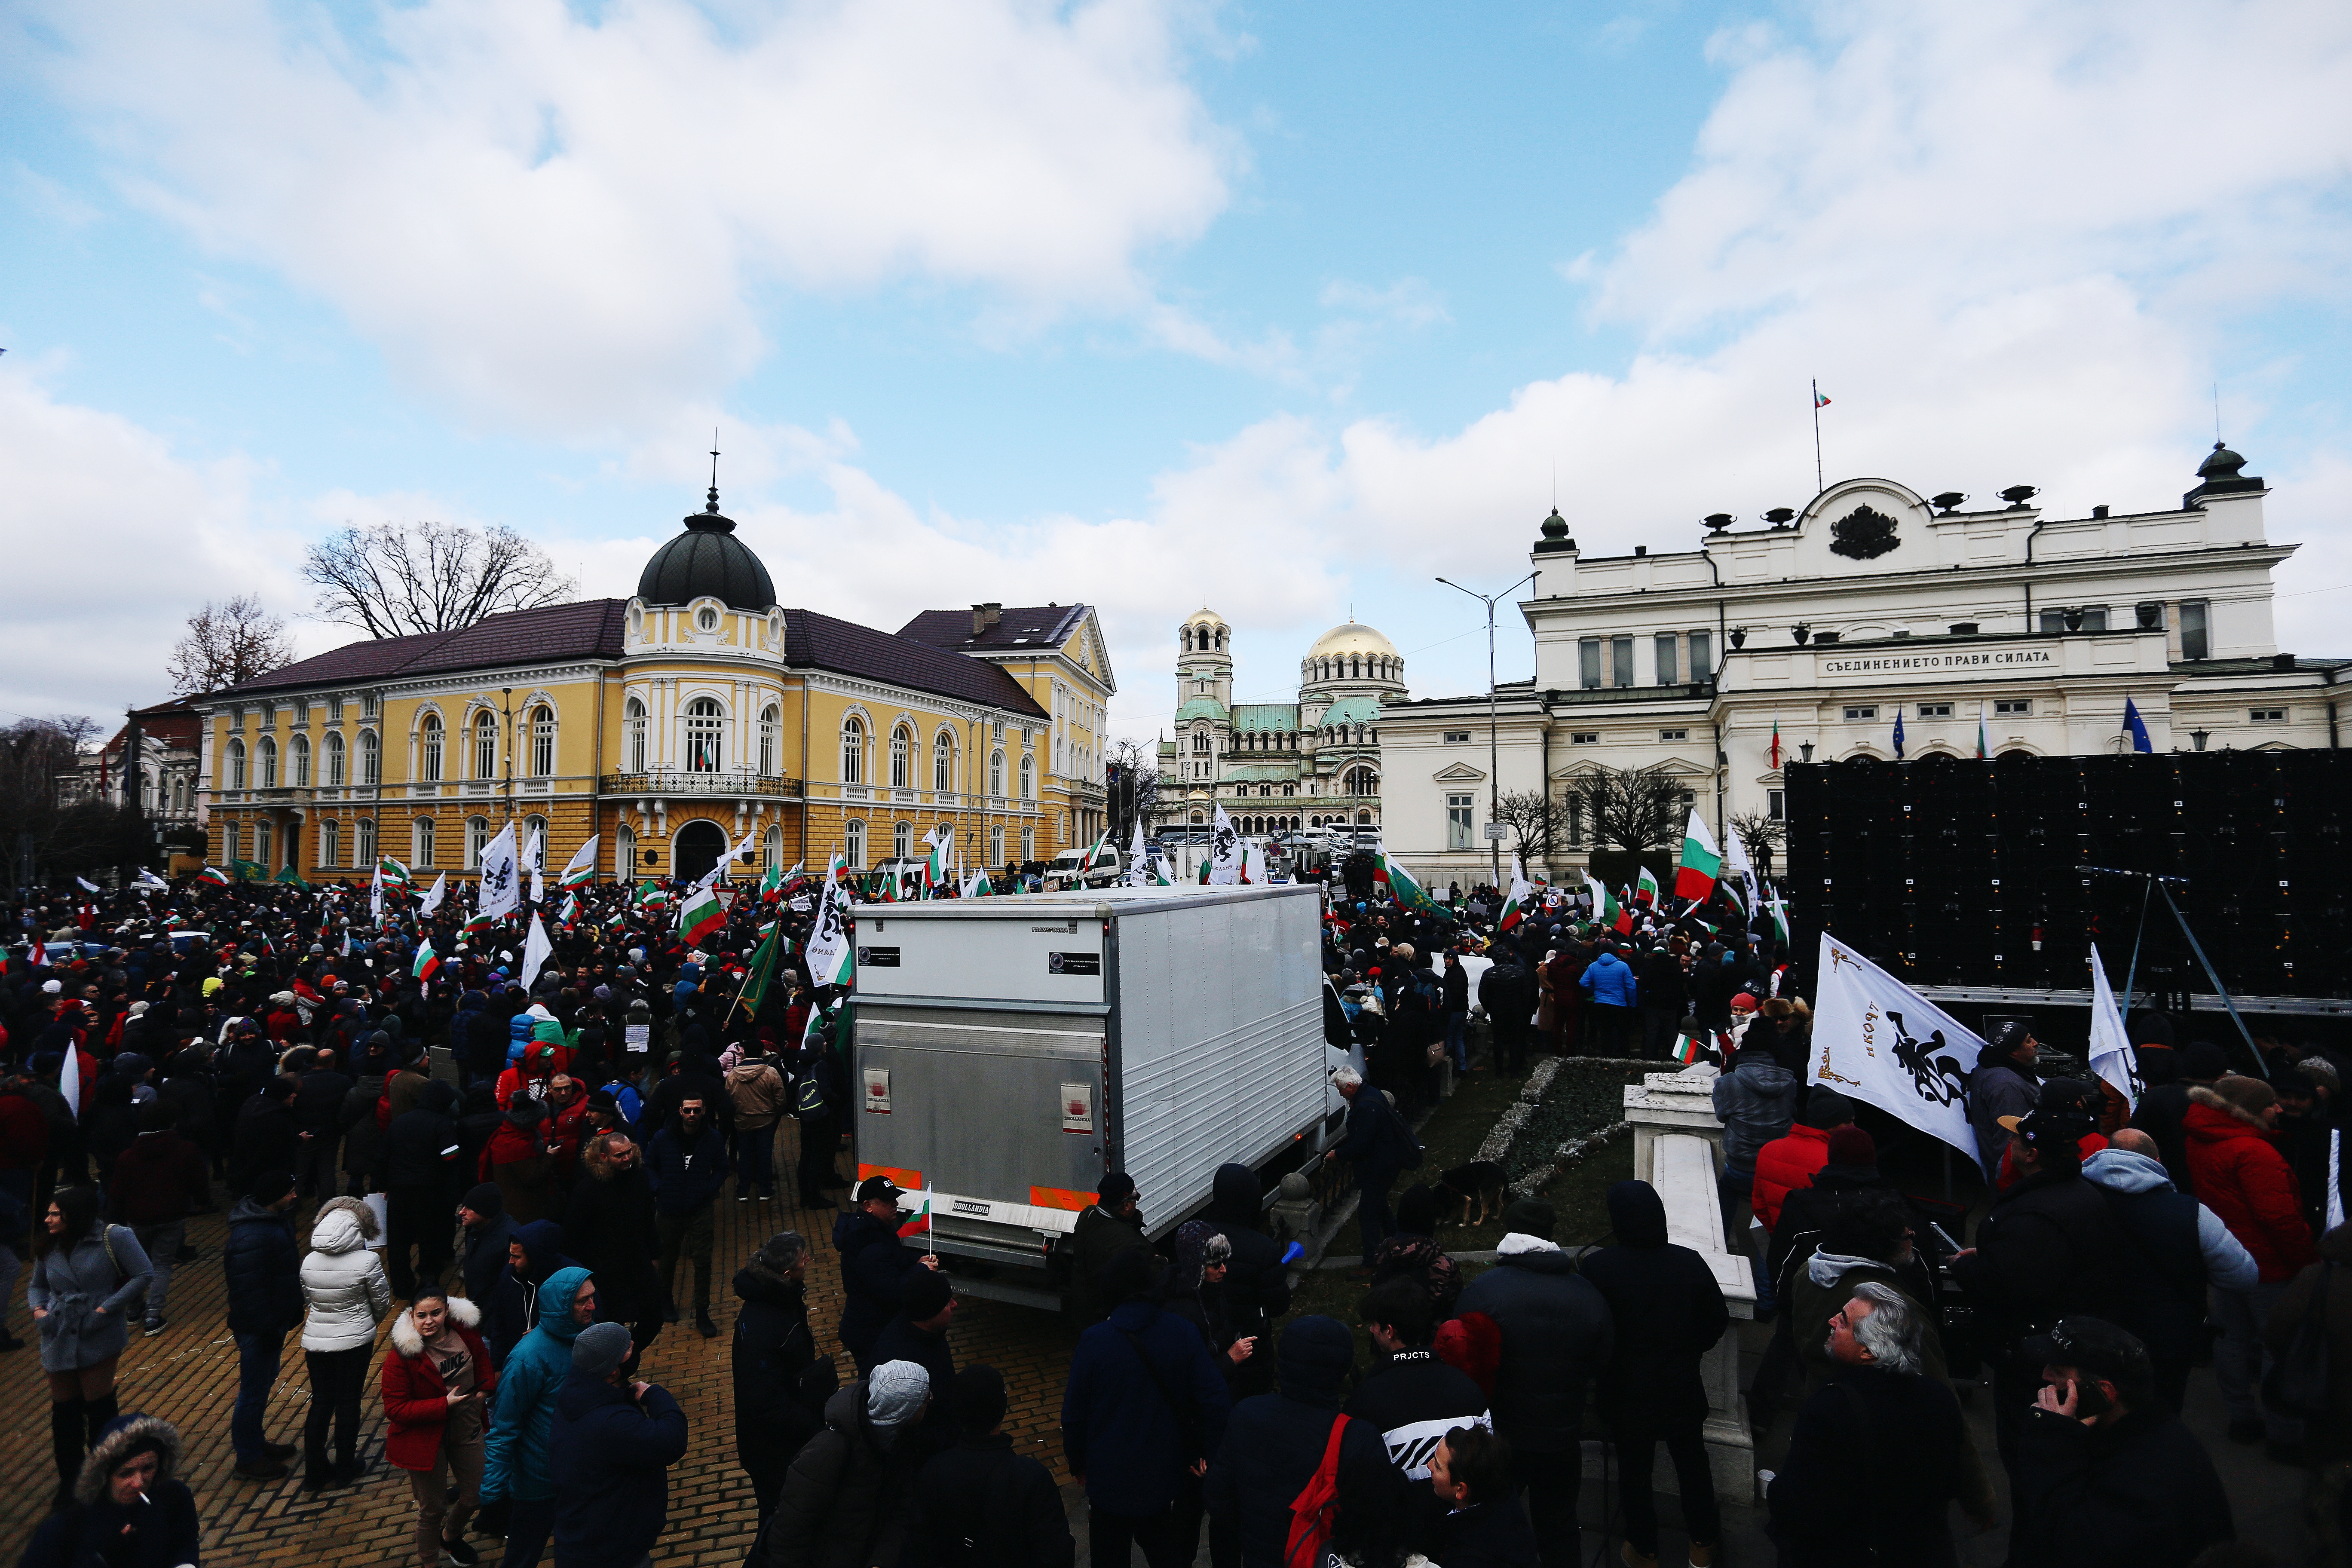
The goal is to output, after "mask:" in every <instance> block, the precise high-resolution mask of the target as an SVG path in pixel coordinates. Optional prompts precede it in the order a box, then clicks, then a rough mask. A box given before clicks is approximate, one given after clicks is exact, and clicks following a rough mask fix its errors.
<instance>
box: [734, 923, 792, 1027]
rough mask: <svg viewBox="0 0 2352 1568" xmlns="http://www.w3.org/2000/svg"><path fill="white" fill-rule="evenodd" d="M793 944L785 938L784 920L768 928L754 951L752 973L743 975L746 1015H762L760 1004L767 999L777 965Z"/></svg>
mask: <svg viewBox="0 0 2352 1568" xmlns="http://www.w3.org/2000/svg"><path fill="white" fill-rule="evenodd" d="M792 945H793V944H792V943H791V942H786V941H785V940H784V922H783V921H776V922H775V923H774V924H773V925H772V926H770V927H769V928H768V934H767V936H766V937H765V938H763V939H762V940H761V943H760V945H759V946H758V947H757V948H755V949H754V950H753V951H752V953H751V973H748V974H746V975H745V976H744V977H743V992H742V998H741V999H742V1005H743V1011H744V1013H745V1015H746V1016H751V1017H754V1018H756V1017H758V1016H760V1004H761V1003H762V1002H764V1001H766V1000H767V996H768V986H769V984H771V983H772V982H773V981H774V979H775V978H776V969H777V966H778V965H779V964H780V963H782V961H783V956H784V954H785V953H786V952H790V951H791V950H792Z"/></svg>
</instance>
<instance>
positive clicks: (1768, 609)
mask: <svg viewBox="0 0 2352 1568" xmlns="http://www.w3.org/2000/svg"><path fill="white" fill-rule="evenodd" d="M2245 461H2246V459H2245V458H2242V457H2240V456H2239V455H2238V454H2236V453H2235V452H2232V451H2231V450H2229V449H2228V448H2227V447H2223V446H2221V444H2219V443H2216V444H2215V446H2214V449H2213V450H2212V451H2211V452H2210V454H2208V455H2207V457H2206V458H2205V460H2204V462H2203V463H2202V465H2200V467H2199V468H2198V470H2197V481H2198V482H2197V485H2196V488H2194V489H2191V490H2189V492H2188V493H2187V494H2186V495H2184V496H2182V497H2181V499H2180V503H2179V505H2178V506H2167V507H2164V508H2162V509H2159V510H2149V511H2114V510H2110V509H2109V508H2108V507H2105V506H2096V507H2093V508H2092V509H2091V515H2090V516H2088V517H2077V518H2051V517H2046V516H2044V515H2043V514H2042V511H2041V510H2039V509H2038V508H2036V507H2034V506H2033V505H2032V496H2033V494H2034V491H2033V489H2032V487H2030V486H2024V485H2020V486H2015V487H2012V488H2011V489H2007V490H2004V491H2002V492H2001V494H2000V498H1999V499H2000V504H1999V505H1996V506H1995V507H1993V508H1991V509H1989V510H1987V509H1978V510H1971V509H1969V506H1968V504H1967V503H1968V500H1969V498H1968V497H1966V496H1964V495H1960V494H1958V493H1948V494H1942V495H1937V496H1935V497H1932V498H1923V497H1921V496H1920V495H1918V494H1917V493H1916V492H1915V491H1913V490H1911V489H1906V487H1905V486H1903V485H1900V484H1897V483H1895V482H1894V481H1892V480H1889V479H1843V480H1841V481H1839V482H1838V483H1837V484H1834V485H1832V486H1830V487H1829V488H1828V489H1825V490H1823V491H1822V493H1821V494H1820V495H1818V496H1816V497H1814V498H1813V500H1812V501H1811V504H1810V505H1808V506H1807V507H1806V508H1805V509H1804V510H1802V511H1801V512H1791V511H1789V510H1773V511H1769V512H1767V513H1765V514H1764V518H1763V520H1762V521H1763V524H1764V526H1762V527H1760V528H1747V529H1741V528H1737V527H1735V526H1733V524H1734V521H1735V520H1734V519H1731V518H1729V517H1727V516H1724V515H1722V514H1717V515H1716V516H1715V517H1711V518H1709V519H1707V520H1706V525H1705V526H1706V535H1705V537H1704V538H1703V539H1702V541H1701V542H1700V544H1699V546H1698V548H1697V549H1696V550H1688V551H1676V552H1662V553H1651V552H1648V550H1647V548H1646V547H1643V546H1637V547H1635V549H1634V552H1633V554H1631V555H1612V556H1588V555H1585V554H1583V553H1582V552H1580V551H1579V550H1578V548H1577V544H1576V541H1575V540H1574V539H1573V538H1572V537H1570V525H1569V523H1568V522H1567V521H1566V520H1565V519H1563V518H1562V517H1561V516H1560V514H1559V511H1558V510H1554V511H1553V512H1552V514H1551V516H1549V518H1547V519H1545V520H1544V523H1543V528H1542V537H1541V538H1540V539H1538V541H1537V542H1536V543H1535V545H1534V548H1533V550H1532V551H1531V552H1530V553H1529V557H1528V559H1529V562H1530V563H1531V564H1532V565H1533V566H1534V567H1535V568H1536V570H1537V573H1538V575H1537V577H1536V579H1535V582H1534V584H1532V585H1531V588H1530V590H1529V592H1530V595H1531V596H1530V597H1528V598H1527V599H1524V600H1522V601H1520V604H1519V610H1520V613H1521V614H1522V615H1524V616H1526V617H1527V622H1528V627H1529V628H1530V630H1532V632H1533V633H1534V635H1535V647H1536V673H1535V677H1534V679H1532V680H1525V681H1517V682H1512V683H1509V684H1507V685H1504V686H1503V687H1501V688H1500V689H1499V691H1498V693H1497V699H1498V700H1497V708H1498V710H1499V765H1498V767H1496V773H1498V783H1499V787H1500V789H1501V790H1502V791H1503V792H1505V793H1509V792H1513V791H1525V790H1532V789H1535V788H1537V787H1538V781H1542V784H1543V787H1546V788H1548V789H1549V791H1550V792H1551V793H1552V794H1553V795H1563V794H1565V793H1566V792H1567V791H1568V789H1569V786H1570V783H1571V781H1572V780H1573V779H1574V778H1575V777H1576V776H1577V774H1578V773H1580V772H1582V771H1585V770H1589V769H1591V768H1594V767H1601V766H1605V767H1610V768H1620V769H1622V768H1635V767H1646V766H1652V765H1662V766H1664V767H1666V768H1668V769H1671V770H1673V771H1674V772H1675V773H1678V774H1680V775H1682V777H1683V778H1684V779H1685V780H1686V781H1687V786H1686V787H1687V793H1688V795H1689V798H1690V799H1691V801H1692V802H1693V804H1695V805H1697V806H1698V808H1699V809H1700V810H1701V811H1702V812H1703V813H1704V814H1705V815H1706V816H1707V817H1708V818H1709V819H1710V820H1711V821H1712V822H1713V823H1714V824H1715V826H1716V829H1717V835H1718V837H1720V835H1721V833H1722V831H1723V829H1724V826H1725V824H1726V823H1727V821H1728V820H1729V819H1730V818H1731V817H1733V816H1738V815H1742V814H1746V813H1762V814H1766V815H1769V816H1776V817H1777V816H1780V811H1781V803H1782V794H1781V788H1780V785H1781V778H1782V775H1781V773H1780V771H1779V770H1778V769H1776V768H1775V767H1774V766H1773V765H1772V762H1771V759H1770V756H1769V750H1770V744H1771V738H1772V731H1773V726H1774V724H1775V722H1776V721H1777V723H1778V724H1779V727H1780V738H1781V742H1782V746H1783V748H1784V756H1783V761H1784V762H1785V761H1802V760H1806V759H1807V758H1811V759H1813V760H1828V759H1839V758H1847V757H1855V756H1871V757H1880V758H1888V759H1892V758H1893V757H1894V756H1895V745H1894V731H1895V719H1896V716H1897V715H1898V714H1900V715H1901V717H1902V720H1903V725H1904V754H1905V756H1906V758H1907V759H1909V760H1912V761H1916V760H1918V759H1920V758H1922V757H1925V756H1929V755H1933V754H1937V753H1941V754H1944V755H1948V756H1957V757H1970V756H1973V755H1974V754H1975V752H1976V743H1977V724H1978V718H1979V712H1981V714H1982V716H1983V721H1984V726H1985V734H1986V739H1987V743H1988V746H1989V748H1990V752H1991V753H1992V754H1994V755H2000V753H2003V752H2029V753H2032V754H2033V755H2036V756H2045V755H2062V754H2063V755H2082V754H2090V753H2102V752H2116V751H2119V750H2122V749H2125V748H2127V747H2128V746H2129V745H2130V744H2131V742H2130V739H2129V738H2128V737H2127V736H2126V735H2125V734H2124V732H2123V731H2124V704H2125V701H2126V700H2130V701H2131V702H2132V704H2133V705H2134V706H2135V707H2136V708H2137V710H2138V712H2139V715H2140V717H2141V719H2142V720H2143V721H2145V722H2146V724H2147V731H2148V735H2149V738H2150V740H2151V742H2153V744H2154V747H2155V749H2156V750H2158V751H2160V752H2161V751H2189V750H2203V749H2205V748H2207V747H2209V746H2210V747H2211V748H2213V749H2215V750H2220V749H2222V748H2224V747H2236V748H2238V749H2240V750H2246V749H2252V748H2260V747H2302V746H2334V745H2336V743H2337V741H2336V702H2337V699H2338V697H2339V695H2341V694H2343V693H2344V692H2345V690H2346V689H2347V687H2352V659H2342V658H2296V657H2294V656H2293V655H2292V654H2284V653H2281V652H2279V651H2278V648H2277V641H2276V636H2275V633H2274V631H2273V625H2272V605H2271V599H2272V594H2273V587H2272V582H2271V569H2272V568H2273V567H2274V566H2276V565H2278V564H2279V563H2282V562H2284V561H2285V560H2286V559H2287V558H2288V557H2289V556H2290V555H2292V554H2293V553H2294V549H2295V547H2294V545H2292V544H2273V543H2272V542H2270V541H2269V540H2268V539H2266V538H2265V537H2264V535H2263V497H2264V496H2265V495H2267V494H2268V493H2269V491H2268V489H2266V488H2265V487H2264V486H2263V481H2262V480H2261V479H2257V478H2254V477H2252V476H2250V475H2246V474H2245V473H2243V471H2242V470H2243V468H2244V467H2245ZM1487 712H1488V708H1487V695H1486V693H1485V692H1478V693H1475V694H1473V695H1469V696H1463V697H1450V698H1437V699H1426V700H1410V699H1403V700H1400V699H1397V698H1393V697H1392V698H1391V699H1390V700H1389V701H1388V702H1386V703H1385V704H1384V705H1383V706H1382V708H1381V736H1380V739H1381V761H1382V767H1381V775H1382V779H1381V791H1382V795H1383V797H1384V798H1383V801H1382V805H1384V807H1385V808H1386V809H1385V810H1384V812H1383V813H1382V816H1383V832H1384V835H1385V837H1386V839H1387V847H1388V850H1389V853H1390V854H1391V855H1392V856H1394V857H1396V858H1398V859H1400V860H1402V862H1404V864H1405V865H1406V866H1407V867H1409V868H1411V869H1412V870H1413V871H1414V872H1415V873H1416V874H1417V875H1420V876H1422V877H1423V880H1424V881H1434V880H1443V879H1447V878H1453V879H1458V880H1460V881H1461V882H1462V883H1463V884H1464V885H1465V886H1467V885H1469V883H1470V882H1471V880H1472V879H1473V878H1474V877H1475V878H1478V879H1484V877H1485V875H1486V872H1487V870H1488V868H1489V867H1490V865H1491V861H1490V859H1489V853H1490V851H1489V847H1488V845H1487V843H1486V822H1487V820H1488V809H1487V803H1488V798H1489V784H1488V773H1489V760H1488V758H1489V752H1488V728H1487ZM1579 816H1580V814H1575V813H1571V814H1570V818H1569V822H1568V838H1569V842H1568V843H1566V844H1563V845H1559V846H1556V852H1555V855H1554V858H1553V863H1552V864H1551V866H1550V867H1549V872H1550V874H1551V875H1552V876H1553V877H1554V878H1555V879H1557V878H1558V877H1559V876H1561V875H1564V874H1567V873H1569V872H1570V871H1572V870H1574V869H1575V868H1578V867H1579V866H1580V865H1582V864H1583V863H1584V862H1585V858H1586V853H1587V851H1588V849H1589V847H1590V846H1588V845H1587V844H1586V843H1585V842H1584V839H1585V835H1586V833H1587V832H1588V828H1587V826H1586V825H1585V824H1583V823H1581V822H1580V820H1578V817H1579Z"/></svg>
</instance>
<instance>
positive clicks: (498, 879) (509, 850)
mask: <svg viewBox="0 0 2352 1568" xmlns="http://www.w3.org/2000/svg"><path fill="white" fill-rule="evenodd" d="M521 901H522V866H521V861H520V856H518V855H517V853H516V851H515V825H514V824H513V823H511V822H509V823H508V824H507V825H506V826H504V827H501V828H499V836H498V837H496V838H493V839H491V840H490V841H489V843H488V844H487V845H485V846H483V847H482V879H481V881H480V883H479V884H478V886H477V888H476V889H475V893H474V908H475V910H476V911H477V912H478V913H479V914H482V915H485V916H488V917H489V918H491V919H494V920H495V919H501V918H503V917H505V916H507V915H510V914H512V913H514V911H515V908H516V906H517V905H518V904H520V902H521Z"/></svg>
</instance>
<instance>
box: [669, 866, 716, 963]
mask: <svg viewBox="0 0 2352 1568" xmlns="http://www.w3.org/2000/svg"><path fill="white" fill-rule="evenodd" d="M720 864H721V865H724V864H725V862H724V861H721V862H720ZM726 923H727V911H726V910H725V909H724V908H722V907H721V906H720V904H719V894H718V892H717V890H716V889H715V887H714V886H713V884H712V883H710V882H707V881H706V882H702V883H700V884H698V885H697V887H696V888H695V889H694V891H693V892H692V893H690V894H689V895H688V897H687V900H686V902H685V903H684V904H683V905H682V906H680V908H679V910H678V911H677V934H678V937H679V939H680V940H681V941H683V942H685V943H686V944H687V945H688V946H689V947H694V946H698V945H699V944H700V943H701V942H702V939H703V938H704V937H707V936H709V934H710V933H711V932H712V931H717V930H718V929H719V927H720V926H722V925H725V924H726Z"/></svg>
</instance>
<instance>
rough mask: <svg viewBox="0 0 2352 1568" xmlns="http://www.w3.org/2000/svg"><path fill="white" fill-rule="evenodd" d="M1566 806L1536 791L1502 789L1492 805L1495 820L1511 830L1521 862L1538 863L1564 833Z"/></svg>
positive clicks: (1563, 802)
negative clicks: (1493, 805) (1534, 861)
mask: <svg viewBox="0 0 2352 1568" xmlns="http://www.w3.org/2000/svg"><path fill="white" fill-rule="evenodd" d="M1567 816H1568V805H1567V802H1565V801H1563V800H1559V799H1555V798H1554V797H1553V796H1551V795H1548V794H1546V793H1545V792H1544V791H1542V790H1539V789H1514V790H1505V791H1504V792H1503V794H1502V795H1501V796H1500V797H1498V798H1497V799H1496V802H1495V820H1496V821H1497V822H1499V823H1502V824H1503V825H1504V826H1507V827H1508V828H1509V829H1510V830H1511V837H1513V838H1515V839H1516V840H1517V853H1518V856H1519V858H1520V859H1522V860H1541V859H1542V858H1545V857H1546V856H1548V855H1549V854H1550V853H1551V847H1552V843H1553V841H1554V840H1555V839H1558V838H1564V837H1567V833H1568V824H1567Z"/></svg>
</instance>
